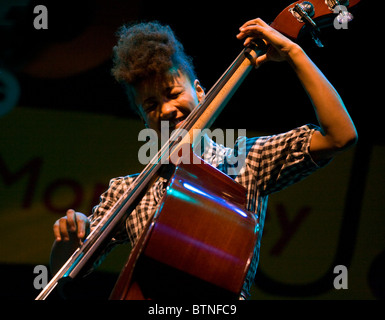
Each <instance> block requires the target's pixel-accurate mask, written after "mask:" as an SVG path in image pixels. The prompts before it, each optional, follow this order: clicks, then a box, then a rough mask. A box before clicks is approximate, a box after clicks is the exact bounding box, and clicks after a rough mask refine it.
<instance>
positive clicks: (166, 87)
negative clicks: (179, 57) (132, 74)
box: [134, 72, 191, 105]
mask: <svg viewBox="0 0 385 320" xmlns="http://www.w3.org/2000/svg"><path fill="white" fill-rule="evenodd" d="M188 86H191V83H190V81H189V79H188V77H187V76H186V75H184V74H183V73H181V72H178V73H173V74H170V76H169V77H167V78H166V80H165V81H146V82H143V83H140V84H139V85H137V86H135V87H134V95H135V102H136V103H137V105H141V104H142V103H143V102H144V101H145V100H147V99H149V98H156V97H159V96H163V95H166V94H168V93H169V92H170V91H171V90H172V89H173V88H175V87H182V88H186V87H188Z"/></svg>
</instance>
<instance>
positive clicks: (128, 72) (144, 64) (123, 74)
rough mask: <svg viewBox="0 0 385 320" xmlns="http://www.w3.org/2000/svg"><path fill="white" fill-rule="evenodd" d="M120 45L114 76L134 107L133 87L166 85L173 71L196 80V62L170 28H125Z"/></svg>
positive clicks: (116, 49)
mask: <svg viewBox="0 0 385 320" xmlns="http://www.w3.org/2000/svg"><path fill="white" fill-rule="evenodd" d="M118 37H119V40H118V43H117V45H116V46H115V47H114V48H113V53H114V59H113V62H114V66H113V68H112V74H113V76H114V77H115V79H116V80H117V81H118V82H120V83H122V84H123V85H124V86H125V87H126V89H128V90H126V91H127V94H128V96H129V100H130V102H131V103H132V102H133V97H132V93H131V94H130V92H132V90H130V89H132V87H134V86H136V85H138V84H141V83H143V82H149V81H154V83H157V82H158V83H162V82H165V81H168V80H169V77H170V73H171V74H172V70H179V71H181V72H183V73H184V74H185V75H186V76H187V77H188V78H189V79H190V80H191V81H192V82H193V81H194V80H195V79H196V75H195V71H194V67H193V64H192V59H191V58H190V57H188V56H187V55H186V54H185V52H184V48H183V45H182V44H181V43H180V42H179V41H178V40H177V39H176V37H175V35H174V33H173V31H172V30H171V28H170V27H169V26H167V25H161V24H160V23H159V22H157V21H154V22H143V23H138V24H134V25H124V26H122V27H121V28H120V29H119V30H118Z"/></svg>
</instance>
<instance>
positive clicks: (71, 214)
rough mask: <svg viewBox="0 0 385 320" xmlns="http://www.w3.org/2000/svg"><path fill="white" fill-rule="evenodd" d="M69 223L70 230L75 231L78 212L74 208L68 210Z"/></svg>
mask: <svg viewBox="0 0 385 320" xmlns="http://www.w3.org/2000/svg"><path fill="white" fill-rule="evenodd" d="M67 225H68V230H69V231H71V232H75V231H76V229H77V225H76V212H75V210H73V209H69V210H67Z"/></svg>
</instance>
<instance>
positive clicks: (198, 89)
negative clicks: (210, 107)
mask: <svg viewBox="0 0 385 320" xmlns="http://www.w3.org/2000/svg"><path fill="white" fill-rule="evenodd" d="M194 88H195V91H196V93H197V97H198V101H199V102H201V101H202V99H203V98H204V97H205V95H206V93H205V89H204V88H203V87H202V86H201V84H200V82H199V80H198V79H195V81H194Z"/></svg>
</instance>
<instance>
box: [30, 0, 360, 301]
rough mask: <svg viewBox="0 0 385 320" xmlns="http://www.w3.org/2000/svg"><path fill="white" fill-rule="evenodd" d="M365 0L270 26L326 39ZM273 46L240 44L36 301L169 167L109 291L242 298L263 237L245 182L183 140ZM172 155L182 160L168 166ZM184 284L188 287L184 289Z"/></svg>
mask: <svg viewBox="0 0 385 320" xmlns="http://www.w3.org/2000/svg"><path fill="white" fill-rule="evenodd" d="M359 1H360V0H348V1H337V0H313V1H297V2H294V3H292V4H291V5H289V6H288V7H286V8H285V9H284V10H283V11H282V12H281V13H280V14H279V15H278V16H277V17H276V19H275V20H274V21H273V22H272V23H271V26H272V27H273V28H275V29H276V30H278V31H279V32H281V33H282V34H284V35H286V36H287V37H289V38H291V39H293V40H295V39H297V38H298V36H299V35H300V34H302V33H303V32H302V31H304V30H307V31H308V32H309V33H310V34H311V36H312V38H313V39H314V40H315V42H316V44H317V45H321V42H320V40H319V37H318V34H319V29H320V28H321V27H324V26H326V25H330V24H333V22H335V21H337V22H338V23H344V22H346V21H348V19H351V18H352V16H351V14H350V13H349V12H348V11H347V8H351V7H353V6H355V5H356V4H358V3H359ZM336 19H337V20H336ZM267 48H268V45H267V44H266V43H265V42H263V41H262V40H261V41H256V42H253V43H251V44H249V45H248V46H247V47H246V48H244V49H243V50H242V52H241V53H240V54H239V55H238V57H237V58H236V59H235V60H234V62H233V63H232V64H231V65H230V67H229V68H228V69H227V70H226V71H225V72H224V74H223V75H222V76H221V77H220V79H219V80H218V81H217V82H216V83H215V84H214V86H213V87H212V88H211V89H210V91H209V92H208V93H207V95H206V96H205V98H204V100H203V101H202V102H201V103H200V104H199V105H198V106H197V107H196V108H195V109H194V110H193V111H192V112H191V113H190V114H189V116H188V117H187V118H186V120H185V121H184V123H183V126H181V127H180V128H179V129H177V130H174V132H173V133H172V134H171V136H170V139H169V140H168V141H167V142H166V143H164V145H163V146H162V147H161V149H160V150H159V151H158V153H157V155H156V156H155V157H154V158H153V159H152V160H151V161H150V163H149V164H148V165H147V166H146V167H145V168H144V170H143V171H142V172H141V173H140V174H139V176H138V177H137V178H136V180H135V181H134V182H133V183H132V184H131V185H130V187H129V188H128V189H127V191H126V192H125V193H124V194H123V195H122V196H121V197H120V198H119V199H118V200H117V201H116V203H115V204H114V206H113V207H112V208H111V209H110V210H108V212H106V214H105V215H104V216H103V218H102V219H101V221H100V222H99V223H98V225H97V226H96V227H95V228H94V229H93V230H92V231H91V233H90V234H89V235H88V236H87V238H86V239H85V240H84V242H83V244H82V245H81V246H80V247H79V248H78V249H77V250H75V252H74V253H73V254H72V255H71V257H70V258H69V259H68V260H67V262H66V263H65V264H64V265H63V266H62V267H61V269H60V270H59V271H58V272H57V273H56V274H55V275H54V276H53V278H52V279H51V281H50V282H49V283H48V284H47V286H46V287H45V288H44V289H43V290H42V291H41V292H40V294H39V295H38V296H37V298H36V300H44V299H46V298H47V297H48V296H49V294H50V293H51V292H52V291H53V290H54V289H55V288H56V287H57V286H58V285H59V284H60V283H61V282H64V281H66V280H70V279H74V278H75V277H77V276H78V275H79V274H81V272H82V271H84V270H85V269H86V268H88V267H89V266H90V265H92V264H93V263H94V261H95V260H96V258H97V257H98V255H99V253H100V252H101V251H102V250H103V249H104V248H105V247H106V245H107V244H108V242H109V241H110V240H111V239H112V238H113V235H114V233H115V231H116V230H117V228H118V227H119V226H120V224H121V223H122V221H124V219H126V218H127V216H128V215H129V214H130V213H131V212H132V211H133V210H134V209H135V207H136V206H137V204H138V203H139V202H140V200H141V199H142V197H143V195H144V193H145V192H146V191H147V190H148V188H149V187H150V186H151V185H152V184H153V183H154V181H155V180H156V179H157V178H158V177H159V176H160V174H161V173H164V171H167V174H168V176H169V184H168V187H167V190H166V192H165V195H164V197H163V199H162V202H161V204H160V206H159V207H158V209H157V210H156V211H155V212H154V213H153V215H152V217H151V218H150V219H149V221H148V223H147V225H146V228H145V229H144V231H143V232H142V235H141V237H140V239H139V241H138V242H137V244H136V245H135V247H134V248H133V249H132V251H131V253H130V256H129V258H128V261H127V263H126V265H125V266H124V268H123V269H122V271H121V274H120V276H119V278H118V281H117V282H116V284H115V287H114V289H113V291H112V293H111V296H110V298H111V299H125V300H128V299H157V298H167V297H170V298H176V297H180V295H181V292H183V296H184V297H188V296H189V295H191V296H192V297H194V296H196V297H204V296H207V297H210V296H213V295H215V296H216V297H218V296H220V297H230V298H237V297H239V295H240V292H241V289H242V285H243V282H244V279H245V277H246V274H247V271H248V269H249V265H250V261H251V258H252V255H253V251H254V247H255V244H256V241H257V237H258V231H259V230H258V229H259V224H258V217H256V216H255V215H254V214H253V213H251V212H248V211H247V210H246V197H245V190H244V188H243V187H242V186H241V185H239V184H237V183H236V182H234V181H233V180H232V179H231V178H229V177H228V176H226V175H224V174H223V173H221V172H219V171H218V170H217V169H215V168H213V167H211V166H210V165H209V164H207V163H205V162H204V161H203V160H201V159H200V158H198V157H197V156H196V155H194V154H193V153H192V152H191V153H188V155H187V156H186V155H185V154H184V155H182V157H179V155H180V151H181V150H183V149H185V147H184V146H186V145H192V144H193V143H194V142H196V141H194V138H195V135H194V134H193V132H194V130H203V129H205V128H208V127H210V126H211V125H212V123H213V122H214V121H215V119H216V118H217V117H218V115H219V114H220V113H221V111H222V110H223V108H224V107H225V105H226V104H227V102H228V101H229V99H230V98H231V97H232V95H233V94H234V92H235V91H236V90H237V88H238V87H239V86H240V84H241V83H242V81H243V80H244V79H245V77H246V76H247V74H248V73H249V72H250V70H251V69H252V68H253V61H254V60H255V59H256V58H257V57H258V56H259V55H261V54H264V53H265V52H266V50H267ZM186 157H187V158H186ZM167 159H176V161H174V162H173V165H172V166H169V165H167V166H166V165H165V163H169V161H165V160H167ZM192 226H193V227H192ZM186 286H188V287H189V290H188V291H189V292H186V291H183V289H184V288H186Z"/></svg>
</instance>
